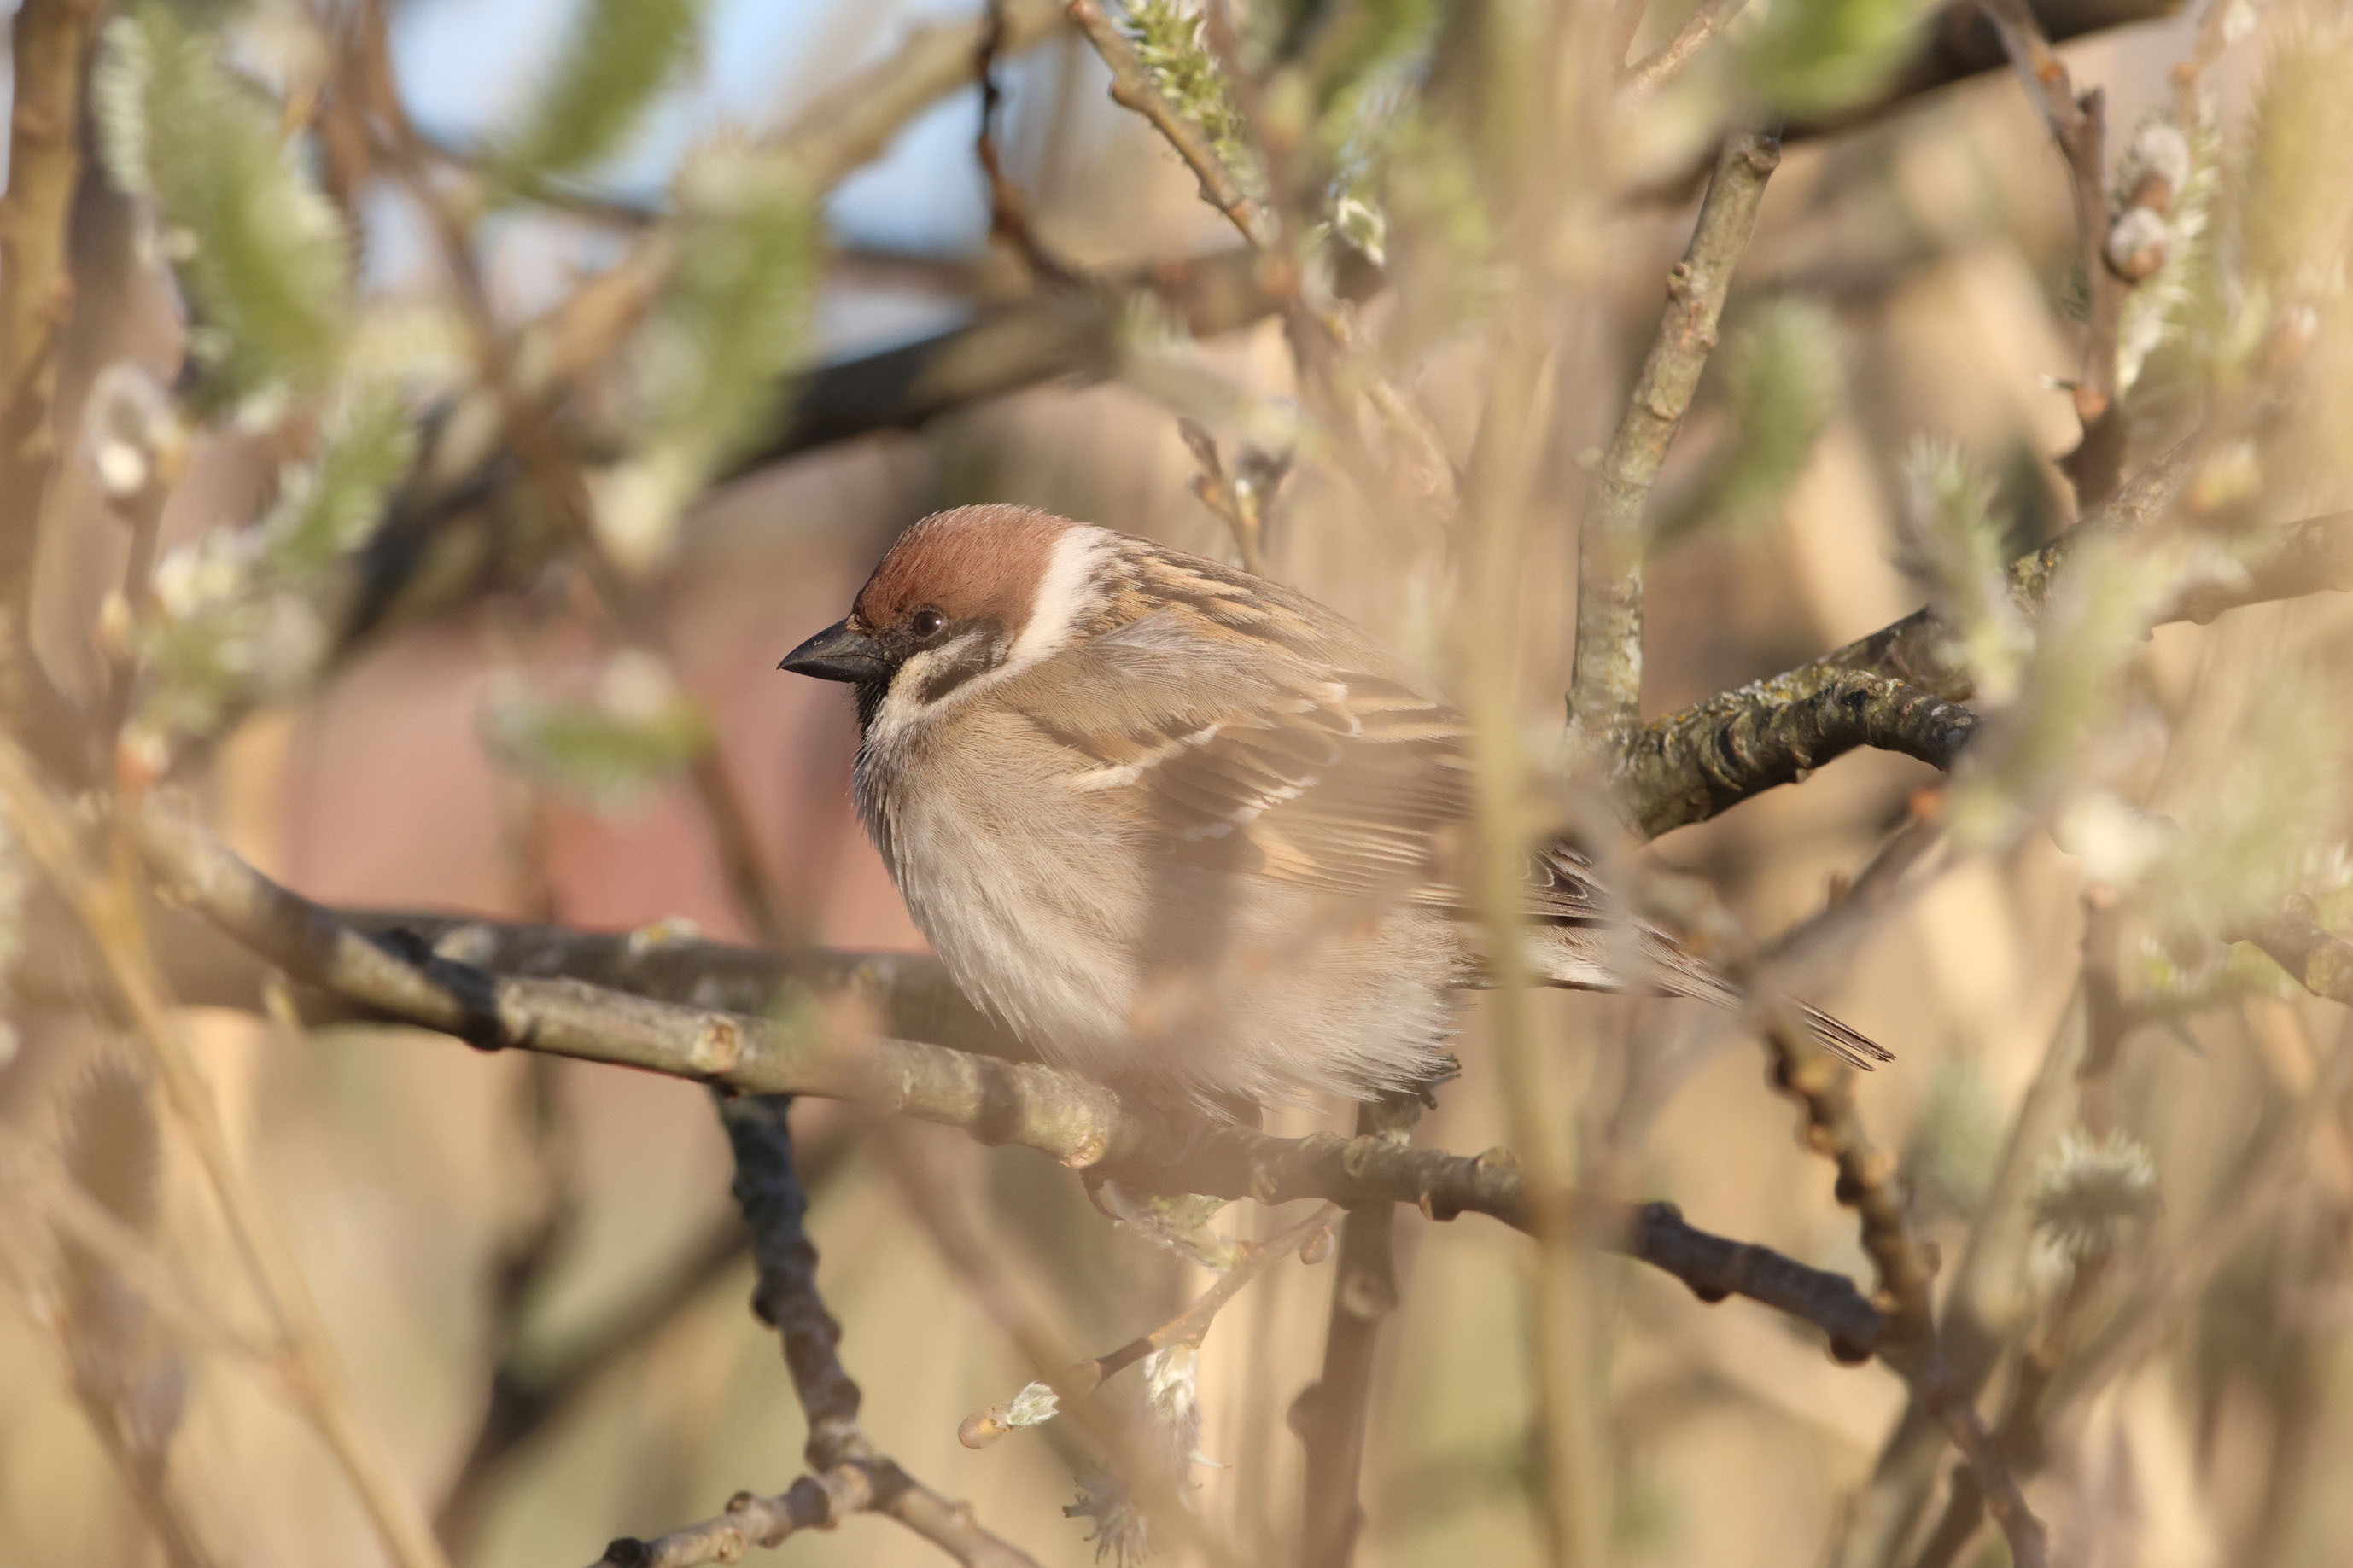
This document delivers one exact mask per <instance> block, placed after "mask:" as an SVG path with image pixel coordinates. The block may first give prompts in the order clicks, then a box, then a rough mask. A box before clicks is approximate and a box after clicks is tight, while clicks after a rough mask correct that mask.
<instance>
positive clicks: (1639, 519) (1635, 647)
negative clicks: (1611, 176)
mask: <svg viewBox="0 0 2353 1568" xmlns="http://www.w3.org/2000/svg"><path fill="white" fill-rule="evenodd" d="M1780 161H1781V144H1780V142H1779V140H1778V138H1777V137H1775V136H1774V135H1772V134H1771V133H1769V132H1746V133H1744V134H1741V135H1736V136H1734V137H1732V138H1730V139H1729V140H1728V141H1726V142H1725V145H1724V151H1723V153H1722V154H1721V155H1720V156H1719V157H1718V158H1717V159H1716V163H1715V178H1714V179H1713V180H1711V181H1710V182H1709V183H1708V187H1707V195H1705V196H1704V198H1703V199H1702V200H1701V202H1700V208H1699V221H1698V223H1697V224H1696V225H1695V226H1694V227H1693V229H1692V237H1691V244H1690V246H1689V247H1688V248H1686V249H1685V250H1684V252H1683V259H1682V260H1681V261H1679V262H1677V263H1675V265H1674V267H1673V268H1672V270H1671V271H1670V272H1669V273H1668V274H1667V309H1666V313H1665V314H1664V315H1662V317H1661V318H1660V320H1659V331H1658V335H1657V337H1656V338H1654V339H1653V340H1652V341H1651V352H1650V353H1649V355H1648V357H1646V358H1645V359H1644V360H1643V362H1642V369H1641V374H1639V375H1638V376H1637V377H1636V378H1635V381H1634V391H1633V395H1632V396H1631V397H1630V399H1629V400H1628V402H1627V405H1626V414H1625V417H1624V418H1623V419H1622V420H1621V421H1620V424H1619V426H1618V433H1617V435H1616V436H1615V437H1613V438H1612V439H1611V440H1610V443H1609V447H1608V449H1607V450H1605V451H1604V452H1603V453H1602V456H1601V463H1600V467H1599V470H1598V471H1597V472H1596V474H1595V476H1594V486H1593V497H1592V501H1591V504H1590V505H1589V506H1588V509H1587V511H1586V515H1585V521H1584V523H1583V525H1582V527H1581V528H1580V529H1579V530H1578V531H1577V663H1576V668H1575V673H1574V674H1573V676H1572V677H1571V679H1570V684H1569V693H1568V718H1569V734H1570V737H1571V740H1572V742H1576V743H1578V744H1580V745H1582V746H1584V747H1587V748H1590V749H1592V750H1595V751H1596V752H1599V754H1600V755H1603V756H1605V757H1609V758H1611V759H1614V758H1615V757H1616V756H1618V755H1620V754H1621V753H1622V750H1623V748H1624V746H1625V744H1626V742H1628V740H1630V738H1631V736H1632V734H1633V731H1634V729H1635V727H1636V726H1637V725H1638V724H1640V723H1641V702H1642V552H1643V547H1644V543H1645V538H1644V535H1645V531H1646V526H1647V525H1646V523H1645V520H1644V511H1645V509H1646V507H1647V504H1648V502H1649V500H1650V497H1651V485H1652V483H1654V482H1655V481H1656V480H1657V479H1658V477H1659V468H1660V466H1661V465H1662V463H1664V462H1665V461H1666V456H1667V447H1668V446H1669V445H1670V444H1671V443H1672V442H1673V440H1674V438H1675V431H1676V430H1677V429H1678V428H1679V427H1680V426H1682V424H1683V414H1684V412H1685V411H1686V410H1688V409H1689V408H1690V407H1691V400H1692V393H1693V392H1694V389H1696V388H1697V387H1698V385H1699V374H1700V371H1701V369H1702V367H1703V366H1704V365H1705V364H1706V363H1707V355H1708V351H1709V350H1711V349H1713V348H1715V337H1716V323H1717V322H1718V321H1720V320H1721V319H1722V317H1723V315H1724V300H1725V295H1726V294H1727V293H1728V292H1730V290H1731V288H1732V272H1733V268H1735V267H1736V266H1737V265H1738V264H1739V261H1740V256H1741V253H1742V252H1743V251H1745V250H1746V249H1747V248H1748V237H1749V236H1750V235H1751V234H1753V233H1755V232H1756V229H1757V207H1758V205H1760V204H1761V203H1762V202H1763V200H1764V197H1765V182H1766V180H1767V177H1769V176H1770V175H1771V174H1772V173H1773V171H1774V169H1775V168H1777V167H1778V165H1779V163H1780Z"/></svg>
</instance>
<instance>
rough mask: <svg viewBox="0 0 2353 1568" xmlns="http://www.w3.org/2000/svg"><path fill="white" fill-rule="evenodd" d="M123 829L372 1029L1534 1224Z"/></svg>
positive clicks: (1710, 1240)
mask: <svg viewBox="0 0 2353 1568" xmlns="http://www.w3.org/2000/svg"><path fill="white" fill-rule="evenodd" d="M135 830H136V833H137V836H138V838H139V841H140V844H141V847H142V850H143V852H144V853H145V855H146V857H147V858H148V860H149V863H150V864H151V865H152V866H153V868H154V870H155V872H156V874H157V876H158V878H159V879H161V881H162V882H163V883H164V886H165V888H166V889H168V890H169V891H170V892H171V894H172V896H174V897H176V898H178V899H180V900H183V901H185V903H187V904H189V905H191V906H192V907H194V908H195V910H198V911H199V912H200V913H202V914H203V915H204V916H205V917H206V919H208V920H210V921H213V922H215V923H216V924H217V925H219V926H220V927H221V929H222V930H223V931H227V933H228V934H229V935H230V936H231V937H233V938H234V939H236V940H237V941H238V942H241V943H244V944H245V945H247V946H248V947H250V948H252V949H253V950H254V951H255V952H259V954H261V956H263V957H264V958H265V959H267V960H269V962H270V963H275V964H276V965H278V966H279V967H280V969H282V970H284V971H285V972H286V973H287V974H288V975H289V976H290V978H292V979H294V980H296V981H298V982H300V983H301V984H309V985H315V986H318V987H320V988H322V989H324V990H327V991H330V992H332V993H334V994H337V995H340V996H342V997H343V998H344V999H346V1000H347V1001H349V1002H353V1003H356V1004H359V1005H362V1006H364V1007H365V1008H367V1009H368V1010H369V1011H370V1012H372V1013H373V1014H375V1016H381V1017H385V1018H390V1019H394V1020H397V1021H400V1022H405V1023H410V1024H416V1025H419V1026H423V1027H426V1028H429V1029H437V1030H439V1031H441V1032H443V1033H447V1034H454V1035H456V1036H458V1037H459V1038H461V1039H466V1040H468V1041H470V1042H471V1043H474V1044H477V1045H480V1046H486V1047H494V1046H502V1045H503V1046H513V1047H518V1048H522V1049H529V1050H539V1051H551V1052H554V1053H555V1054H557V1055H560V1056H571V1057H576V1058H581V1059H584V1060H589V1061H602V1062H610V1063H616V1064H618V1065H622V1066H628V1067H637V1068H644V1069H646V1070H648V1071H652V1072H660V1073H665V1074H668V1075H670V1076H671V1077H676V1078H687V1079H697V1080H699V1081H702V1082H709V1083H715V1084H720V1085H723V1086H724V1087H726V1088H729V1089H736V1090H739V1091H743V1092H747V1093H757V1094H772V1093H781V1094H814V1095H819V1096H824V1097H827V1098H831V1099H839V1100H853V1101H856V1102H858V1103H860V1104H863V1105H867V1106H871V1107H873V1108H875V1109H878V1110H884V1111H887V1112H891V1113H893V1114H899V1115H906V1116H913V1117H915V1118H917V1119H918V1120H921V1121H935V1122H939V1123H942V1124H944V1125H947V1126H952V1127H957V1128H961V1129H962V1130H964V1131H966V1132H968V1133H970V1134H971V1135H972V1136H973V1137H975V1138H976V1139H978V1140H979V1141H981V1142H985V1143H1018V1144H1021V1145H1023V1146H1024V1147H1027V1148H1030V1149H1035V1150H1038V1151H1039V1152H1043V1153H1046V1154H1050V1155H1052V1156H1053V1157H1054V1158H1056V1159H1058V1160H1060V1161H1061V1162H1062V1163H1065V1164H1068V1165H1072V1166H1076V1167H1082V1168H1086V1169H1090V1170H1093V1171H1099V1172H1101V1173H1104V1174H1107V1175H1112V1176H1115V1177H1117V1178H1118V1179H1119V1180H1120V1181H1122V1182H1123V1183H1125V1184H1129V1185H1132V1186H1134V1187H1137V1188H1139V1189H1141V1190H1144V1191H1150V1192H1164V1193H1204V1194H1210V1195H1213V1196H1219V1197H1231V1198H1240V1197H1248V1198H1251V1199H1254V1200H1256V1201H1258V1202H1260V1203H1264V1204H1277V1203H1285V1202H1289V1201H1291V1200H1293V1199H1296V1198H1322V1199H1325V1200H1327V1201H1329V1202H1332V1203H1336V1204H1339V1205H1342V1206H1343V1207H1345V1208H1356V1207H1361V1206H1364V1205H1369V1204H1396V1203H1408V1204H1412V1205H1416V1206H1417V1207H1419V1209H1420V1210H1421V1211H1422V1213H1423V1214H1424V1215H1427V1216H1428V1217H1430V1218H1431V1219H1435V1220H1449V1219H1452V1218H1454V1217H1455V1216H1456V1215H1460V1214H1463V1213H1465V1212H1474V1213H1479V1214H1484V1215H1490V1216H1492V1217H1493V1218H1496V1219H1499V1220H1501V1221H1503V1222H1504V1224H1506V1225H1508V1226H1512V1227H1513V1228H1514V1229H1517V1230H1522V1231H1526V1230H1529V1229H1530V1228H1531V1226H1532V1224H1533V1221H1532V1219H1531V1216H1530V1194H1528V1193H1527V1192H1525V1190H1524V1184H1523V1182H1522V1179H1521V1175H1520V1171H1519V1167H1518V1164H1517V1163H1516V1162H1515V1161H1514V1159H1513V1158H1512V1157H1511V1155H1510V1154H1509V1153H1507V1152H1504V1151H1501V1150H1495V1151H1490V1152H1488V1153H1485V1154H1482V1155H1479V1156H1477V1157H1475V1158H1473V1157H1465V1156H1461V1155H1457V1154H1450V1153H1447V1152H1444V1151H1443V1150H1437V1149H1421V1148H1412V1147H1409V1146H1406V1145H1402V1144H1395V1143H1388V1142H1383V1141H1381V1140H1378V1139H1371V1138H1355V1139H1350V1138H1342V1137H1340V1136H1338V1135H1336V1134H1333V1133H1320V1134H1314V1135H1311V1136H1308V1137H1304V1138H1272V1137H1269V1136H1267V1135H1266V1134H1264V1133H1261V1132H1257V1131H1250V1130H1247V1129H1244V1128H1240V1127H1235V1126H1230V1125H1225V1124H1208V1123H1189V1124H1178V1125H1171V1124H1169V1123H1168V1121H1167V1120H1166V1117H1165V1116H1160V1117H1153V1118H1146V1117H1145V1116H1142V1115H1139V1114H1138V1113H1136V1112H1134V1111H1133V1110H1130V1109H1129V1108H1128V1107H1126V1106H1125V1105H1124V1104H1123V1103H1122V1102H1121V1100H1119V1098H1118V1097H1117V1096H1116V1095H1115V1094H1113V1092H1112V1091H1111V1090H1109V1089H1104V1088H1103V1087H1102V1086H1100V1085H1096V1084H1091V1083H1085V1082H1082V1081H1081V1080H1079V1079H1072V1078H1070V1077H1067V1076H1065V1075H1063V1074H1061V1073H1058V1072H1055V1071H1052V1070H1051V1069H1049V1068H1042V1067H1037V1066H1032V1065H1029V1064H1025V1063H1016V1062H1007V1061H1001V1060H997V1059H994V1058H987V1057H979V1056H973V1055H969V1054H967V1053H965V1052H962V1051H957V1050H954V1049H951V1048H949V1047H942V1046H932V1045H924V1044H920V1043H917V1042H914V1041H910V1040H901V1039H890V1038H880V1039H871V1040H865V1041H860V1042H856V1043H850V1042H843V1041H825V1040H815V1039H810V1038H807V1037H805V1036H804V1035H803V1034H801V1033H799V1032H797V1031H796V1030H793V1029H790V1028H787V1027H786V1026H782V1025H779V1024H777V1023H776V1022H774V1021H772V1020H770V1019H766V1018H761V1017H751V1016H742V1015H738V1014H733V1013H724V1012H715V1011H711V1010H708V1009H705V1008H702V1007H694V1006H684V1005H675V1004H666V1003H660V1002H656V1001H651V1000H649V999H646V998H643V997H638V996H632V995H629V994H626V993H622V992H618V991H613V990H608V989H604V988H601V987H598V986H595V985H590V984H585V983H583V982H580V981H575V980H570V979H537V978H522V977H517V976H512V975H498V974H491V973H485V972H484V971H482V970H480V969H477V968H474V967H472V966H470V965H468V964H464V963H457V962H454V961H452V960H450V959H447V958H444V957H441V956H439V955H438V954H435V953H433V952H431V951H430V950H424V951H417V950H418V949H419V948H420V947H421V944H418V943H416V942H377V941H374V940H371V939H370V938H369V937H367V936H366V935H364V934H363V933H362V932H360V931H357V930H355V929H353V927H351V926H349V925H347V924H345V923H343V921H340V920H338V919H336V918H335V916H334V915H333V914H332V911H330V910H326V909H323V908H322V907H321V906H319V905H317V904H314V903H311V901H310V900H306V899H303V898H301V896H299V895H297V894H295V893H292V892H290V891H288V890H287V889H284V888H281V887H280V886H278V885H277V884H276V883H274V882H272V881H270V880H269V879H268V878H266V877H263V876H262V875H261V874H260V873H259V872H258V871H256V870H254V869H253V868H251V867H250V866H248V865H247V864H246V863H245V862H244V861H242V860H240V859H238V858H237V856H236V855H235V854H233V853H231V852H230V851H229V850H228V849H227V847H224V846H223V845H221V844H220V843H219V842H218V841H217V840H216V839H214V838H213V837H211V836H210V835H209V834H208V833H206V832H205V831H204V829H203V828H202V827H201V826H198V825H197V824H196V823H195V821H194V819H193V817H191V816H188V815H187V814H186V813H185V810H184V809H181V808H177V807H174V806H173V805H167V804H165V803H164V802H162V801H159V800H156V799H153V798H151V799H150V800H148V801H147V802H146V803H145V805H144V806H143V808H142V810H141V812H140V816H139V818H138V821H137V822H136V824H135ZM1570 1205H1571V1206H1572V1208H1573V1209H1574V1210H1575V1211H1576V1214H1577V1224H1578V1225H1579V1226H1580V1227H1581V1230H1582V1233H1584V1234H1590V1235H1592V1236H1594V1237H1597V1238H1598V1240H1597V1244H1598V1245H1601V1246H1604V1247H1608V1248H1609V1249H1610V1250H1612V1251H1617V1252H1620V1253H1623V1254H1625V1255H1626V1256H1628V1257H1630V1258H1640V1259H1641V1260H1642V1261H1644V1262H1646V1263H1650V1264H1651V1265H1653V1266H1654V1267H1656V1268H1662V1269H1664V1270H1665V1271H1667V1272H1669V1273H1671V1274H1673V1275H1674V1276H1675V1277H1676V1278H1677V1279H1682V1280H1683V1281H1684V1283H1686V1284H1687V1285H1689V1286H1690V1287H1691V1288H1692V1289H1693V1290H1694V1293H1696V1294H1698V1295H1699V1296H1700V1297H1701V1298H1702V1299H1703V1300H1722V1299H1723V1298H1725V1297H1726V1296H1733V1295H1737V1296H1744V1297H1746V1298H1748V1299H1749V1300H1755V1301H1757V1302H1760V1303H1762V1304H1764V1305H1766V1306H1768V1307H1772V1308H1774V1309H1776V1310H1779V1311H1783V1312H1788V1313H1789V1314H1791V1315H1792V1316H1795V1317H1799V1318H1802V1319H1804V1320H1806V1321H1809V1322H1811V1323H1813V1324H1815V1325H1816V1326H1817V1327H1819V1328H1820V1329H1821V1330H1822V1331H1824V1333H1826V1334H1827V1335H1828V1336H1829V1337H1830V1340H1831V1348H1832V1350H1833V1352H1835V1353H1837V1354H1839V1355H1840V1356H1841V1358H1843V1359H1848V1360H1862V1359H1865V1358H1867V1357H1869V1356H1870V1355H1871V1354H1872V1353H1873V1352H1874V1351H1875V1350H1876V1349H1877V1347H1878V1344H1879V1342H1880V1338H1881V1336H1882V1333H1883V1329H1884V1326H1885V1325H1884V1321H1883V1318H1882V1316H1881V1314H1880V1312H1879V1311H1878V1310H1877V1309H1875V1308H1874V1307H1873V1306H1872V1305H1871V1303H1870V1302H1868V1301H1866V1300H1864V1299H1863V1298H1862V1295H1861V1294H1860V1293H1859V1292H1857V1290H1856V1289H1855V1288H1854V1285H1853V1282H1852V1280H1849V1279H1846V1278H1845V1277H1844V1276H1843V1275H1839V1274H1832V1273H1827V1272H1825V1271H1823V1270H1820V1269H1817V1268H1808V1267H1807V1266H1805V1265H1803V1264H1800V1263H1798V1262H1796V1261H1794V1260H1792V1259H1789V1258H1783V1257H1781V1256H1780V1255H1778V1254H1777V1253H1774V1252H1771V1251H1770V1250H1768V1249H1767V1248H1764V1247H1755V1246H1751V1245H1748V1244H1745V1243H1740V1242H1735V1241H1730V1240H1727V1239H1725V1238H1724V1237H1717V1236H1712V1235H1710V1234H1708V1233H1707V1232H1705V1231H1702V1230H1699V1229H1696V1228H1695V1227H1694V1226H1690V1225H1688V1224H1686V1223H1685V1222H1684V1220H1683V1215H1682V1214H1681V1213H1680V1212H1679V1211H1677V1210H1676V1209H1675V1207H1674V1206H1673V1205H1671V1204H1662V1203H1652V1204H1646V1205H1640V1206H1629V1205H1619V1204H1614V1203H1607V1202H1602V1201H1599V1200H1596V1199H1590V1198H1573V1199H1571V1200H1570Z"/></svg>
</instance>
